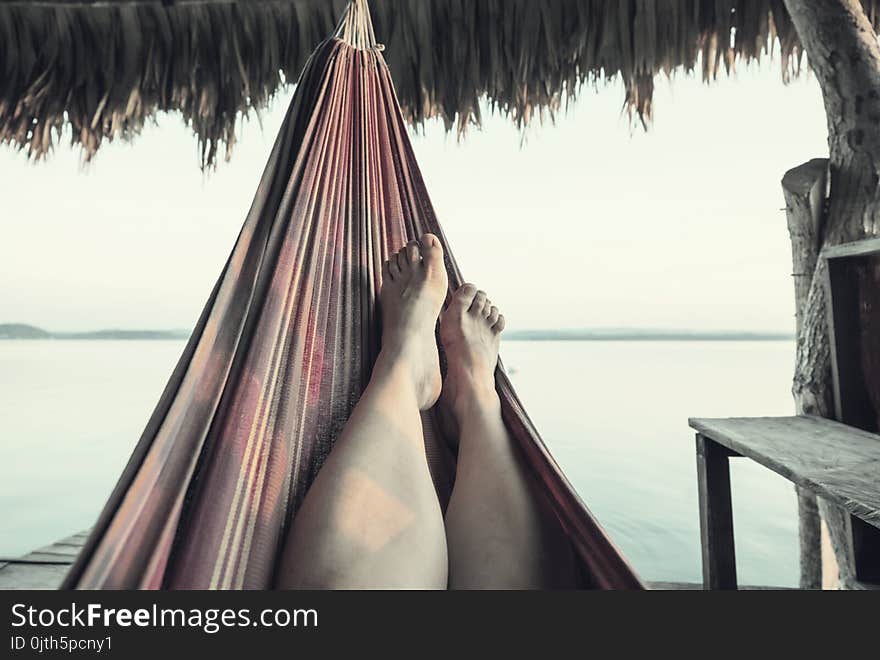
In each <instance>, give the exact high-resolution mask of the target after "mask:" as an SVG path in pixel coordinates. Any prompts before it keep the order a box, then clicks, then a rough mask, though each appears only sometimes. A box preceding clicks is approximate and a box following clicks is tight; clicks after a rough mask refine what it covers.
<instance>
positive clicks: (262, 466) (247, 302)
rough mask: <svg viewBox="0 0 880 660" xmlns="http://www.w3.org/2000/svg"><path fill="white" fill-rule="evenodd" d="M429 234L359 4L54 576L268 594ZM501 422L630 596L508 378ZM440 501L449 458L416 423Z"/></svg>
mask: <svg viewBox="0 0 880 660" xmlns="http://www.w3.org/2000/svg"><path fill="white" fill-rule="evenodd" d="M425 232H433V233H434V234H436V235H437V236H438V237H440V240H441V241H442V242H443V245H444V249H445V252H446V254H447V259H448V262H447V267H448V270H449V275H450V287H451V290H454V289H456V288H457V287H458V286H460V285H461V284H462V282H463V280H462V277H461V273H460V272H459V270H458V267H457V266H456V264H455V262H454V260H453V259H452V257H451V252H450V251H449V247H448V245H447V244H446V240H445V238H444V236H443V233H442V231H441V229H440V226H439V225H438V223H437V219H436V217H435V215H434V210H433V208H432V206H431V202H430V200H429V198H428V193H427V190H426V189H425V184H424V182H423V181H422V177H421V175H420V173H419V168H418V165H417V163H416V160H415V157H414V155H413V150H412V147H411V145H410V142H409V139H408V136H407V130H406V124H405V122H404V118H403V116H402V114H401V111H400V107H399V105H398V102H397V99H396V97H395V93H394V88H393V86H392V82H391V76H390V74H389V72H388V68H387V66H386V65H385V62H384V59H383V58H382V55H381V53H380V49H379V48H377V47H376V44H375V39H374V37H373V35H372V26H371V25H370V22H369V14H368V13H367V11H366V3H365V2H364V1H363V0H354V2H352V3H351V5H350V6H349V9H348V11H347V14H346V17H345V18H344V19H343V21H342V23H341V24H340V29H339V31H338V32H337V34H336V35H335V36H334V37H332V38H330V39H328V40H327V41H325V42H324V43H322V44H321V45H320V46H319V47H318V48H317V50H316V51H315V52H314V54H313V55H312V57H311V59H310V60H309V62H308V64H307V65H306V67H305V69H304V71H303V73H302V76H301V78H300V80H299V83H298V85H297V88H296V93H295V95H294V98H293V101H292V102H291V105H290V109H289V111H288V113H287V116H286V118H285V120H284V123H283V125H282V127H281V131H280V133H279V135H278V138H277V140H276V142H275V145H274V148H273V149H272V153H271V156H270V158H269V161H268V164H267V166H266V169H265V172H264V174H263V178H262V180H261V182H260V185H259V188H258V189H257V193H256V196H255V198H254V202H253V205H252V206H251V209H250V212H249V213H248V215H247V218H246V219H245V221H244V225H243V227H242V230H241V234H240V235H239V237H238V240H237V242H236V244H235V247H234V248H233V250H232V253H231V255H230V257H229V260H228V261H227V263H226V266H225V268H224V270H223V272H222V273H221V275H220V278H219V280H218V282H217V284H216V286H215V288H214V290H213V292H212V293H211V296H210V298H209V300H208V302H207V304H206V306H205V309H204V311H203V313H202V315H201V318H200V319H199V321H198V324H197V325H196V328H195V330H194V332H193V334H192V337H191V338H190V340H189V342H188V344H187V346H186V349H185V350H184V352H183V355H182V356H181V358H180V361H179V363H178V364H177V367H176V369H175V370H174V373H173V374H172V376H171V379H170V381H169V383H168V385H167V387H166V389H165V391H164V393H163V395H162V397H161V399H160V401H159V403H158V405H157V406H156V409H155V411H154V413H153V415H152V417H151V418H150V420H149V422H148V424H147V427H146V429H145V430H144V433H143V435H142V437H141V439H140V442H139V443H138V445H137V447H136V448H135V450H134V453H133V455H132V457H131V459H130V460H129V463H128V465H127V466H126V468H125V470H124V472H123V474H122V477H121V478H120V480H119V483H118V484H117V486H116V488H115V490H114V491H113V493H112V494H111V496H110V499H109V502H108V503H107V505H106V507H105V508H104V510H103V512H102V513H101V515H100V517H99V519H98V521H97V523H96V525H95V527H94V528H93V531H92V533H91V536H90V539H89V540H88V542H87V543H86V546H85V548H84V550H83V552H82V554H81V556H80V557H79V559H78V561H77V563H76V564H75V565H74V566H73V568H72V570H71V572H70V574H69V575H68V577H67V580H66V583H65V586H66V587H67V588H83V589H162V588H168V589H267V588H272V586H273V580H274V574H275V571H276V566H277V562H278V559H279V556H280V554H281V550H282V548H283V545H284V542H285V535H286V532H287V529H288V528H289V524H290V521H291V520H292V518H293V516H294V515H295V513H296V511H297V509H298V507H299V505H300V503H301V502H302V500H303V497H304V496H305V493H306V490H307V489H308V487H309V485H310V484H311V482H312V481H313V479H314V477H315V475H316V473H317V471H318V470H319V469H320V467H321V464H322V462H323V461H324V459H325V458H326V457H327V455H328V453H329V452H330V449H331V447H332V445H333V441H334V439H335V438H336V437H337V436H338V435H339V432H340V430H341V428H342V426H343V424H344V423H345V421H346V420H347V418H348V415H349V413H350V411H351V410H352V408H353V407H354V405H355V403H356V402H357V400H358V397H359V396H360V394H361V392H362V390H363V388H364V386H365V385H366V382H367V379H368V377H369V374H370V369H371V366H372V363H373V360H374V359H375V357H376V355H377V354H378V349H379V334H378V327H377V315H376V310H375V301H376V295H377V290H378V287H379V283H380V268H381V264H382V262H383V261H384V260H385V259H386V258H387V256H388V255H389V254H391V253H393V252H395V251H396V250H397V249H399V248H400V247H401V246H402V245H404V244H405V243H406V242H407V241H408V240H410V239H413V238H416V237H418V236H420V235H421V234H423V233H425ZM496 382H497V389H498V393H499V395H500V398H501V401H502V408H503V416H504V420H505V423H506V425H507V426H508V428H509V431H510V433H511V436H512V437H513V439H514V441H515V442H516V443H517V444H518V445H519V447H520V448H521V450H522V452H523V454H524V456H525V460H526V462H527V464H528V465H529V467H530V469H531V470H532V471H533V473H534V475H535V477H536V479H537V480H538V482H539V484H540V485H541V487H542V489H543V490H544V491H545V492H546V494H547V496H548V498H549V499H550V501H551V502H552V504H553V507H554V509H555V511H556V513H557V515H558V516H559V519H560V521H561V523H562V525H563V527H564V529H565V530H566V532H567V534H568V536H569V537H570V539H571V543H572V546H573V548H574V550H575V552H576V555H577V556H578V557H579V558H580V563H581V566H582V571H581V573H582V575H583V583H582V584H580V585H572V586H584V587H593V588H640V586H641V584H640V582H639V580H638V578H637V577H636V575H635V574H634V572H633V571H632V569H631V568H630V567H629V565H628V564H627V563H626V561H625V560H624V559H623V557H622V556H621V554H620V553H619V552H618V550H617V549H616V548H615V547H614V546H613V545H612V543H611V542H610V540H609V539H608V537H607V536H606V534H605V533H604V532H603V531H602V529H601V528H600V527H599V525H598V524H597V523H596V521H595V520H594V518H593V517H592V515H591V514H590V513H589V511H588V510H587V508H586V507H585V506H584V504H583V503H582V502H581V501H580V499H579V498H578V496H577V495H576V494H575V492H574V490H573V489H572V487H571V485H570V484H569V483H568V482H567V481H566V479H565V477H564V476H563V475H562V472H561V471H560V469H559V467H558V466H557V465H556V463H555V462H554V461H553V459H552V457H551V456H550V454H549V452H548V451H547V449H546V447H545V446H544V444H543V443H542V441H541V439H540V437H539V436H538V433H537V431H536V430H535V428H534V426H533V425H532V423H531V421H530V420H529V418H528V416H527V415H526V412H525V410H524V409H523V406H522V405H521V403H520V401H519V400H518V398H517V396H516V394H515V393H514V391H513V388H512V387H511V384H510V382H509V381H508V379H507V377H506V375H505V374H504V371H503V369H502V368H501V367H499V369H498V371H497V374H496ZM423 426H424V429H425V442H426V447H427V452H428V457H429V463H430V467H431V473H432V476H433V478H434V481H435V485H436V489H437V493H438V497H439V499H440V501H441V504H442V505H443V506H444V507H445V504H446V502H447V500H448V497H449V493H450V490H451V486H452V482H453V479H454V473H455V457H454V453H453V451H452V450H450V448H449V445H448V444H447V442H446V440H445V439H444V438H443V437H442V435H441V433H440V431H439V426H438V425H437V424H435V422H434V419H433V417H432V414H431V413H430V412H429V413H425V414H424V415H423Z"/></svg>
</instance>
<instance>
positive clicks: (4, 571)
mask: <svg viewBox="0 0 880 660" xmlns="http://www.w3.org/2000/svg"><path fill="white" fill-rule="evenodd" d="M88 533H89V532H88V530H86V531H84V532H80V533H79V534H74V535H73V536H69V537H67V538H66V539H61V540H60V541H57V542H56V543H53V544H52V545H47V546H46V547H45V548H39V549H37V550H34V551H33V552H31V553H29V554H26V555H25V556H24V557H17V558H10V557H3V558H0V589H57V588H58V587H59V585H60V584H61V581H62V580H63V579H64V576H65V575H66V574H67V571H68V569H69V568H70V565H71V564H72V563H73V561H74V559H76V557H77V555H78V554H79V553H80V550H82V546H83V543H85V541H86V536H87V535H88Z"/></svg>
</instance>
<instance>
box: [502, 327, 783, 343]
mask: <svg viewBox="0 0 880 660" xmlns="http://www.w3.org/2000/svg"><path fill="white" fill-rule="evenodd" d="M504 338H505V339H506V340H508V341H794V334H792V333H790V332H739V331H735V330H730V331H728V330H724V331H702V330H650V329H640V328H620V329H595V328H584V329H580V330H512V331H510V332H508V333H505V334H504Z"/></svg>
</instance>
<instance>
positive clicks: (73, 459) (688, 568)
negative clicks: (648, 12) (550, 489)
mask: <svg viewBox="0 0 880 660" xmlns="http://www.w3.org/2000/svg"><path fill="white" fill-rule="evenodd" d="M182 349H183V342H112V341H109V342H98V341H86V342H75V341H34V342H28V341H14V342H12V341H5V342H4V341H0V510H2V511H3V515H2V518H0V556H15V555H19V554H23V553H25V552H27V551H29V550H31V549H33V548H35V547H37V546H40V545H45V544H47V543H50V542H52V541H54V540H57V539H58V538H60V537H62V536H65V535H68V534H71V533H74V532H77V531H80V530H81V529H83V528H85V527H87V526H89V525H90V524H91V522H92V520H93V518H94V517H95V516H96V515H97V513H98V511H99V509H100V507H101V506H102V504H103V503H104V499H105V498H106V496H107V494H108V493H109V491H110V489H111V488H112V487H113V484H114V483H115V480H116V477H117V476H118V474H119V472H120V471H121V470H122V467H123V465H124V464H125V461H126V459H127V458H128V455H129V453H130V451H131V449H132V447H133V446H134V443H135V442H136V441H137V438H138V436H139V434H140V432H141V430H142V427H143V425H144V423H145V422H146V419H147V417H148V416H149V414H150V412H151V411H152V407H153V405H154V404H155V402H156V400H157V399H158V396H159V394H160V392H161V390H162V388H163V386H164V384H165V380H166V378H167V377H168V375H169V374H170V372H171V369H172V367H173V365H174V363H175V362H176V360H177V357H178V356H179V354H180V352H181V350H182ZM503 352H504V356H505V362H506V364H507V367H508V369H509V370H511V371H512V372H513V373H512V379H513V381H514V383H515V384H516V386H517V389H518V391H519V393H520V396H521V397H522V399H523V400H524V402H525V403H526V405H527V407H528V409H529V413H530V415H531V417H532V419H533V420H534V421H535V423H536V425H537V426H538V428H539V429H541V432H542V434H543V436H544V438H545V440H546V441H547V443H548V445H549V446H550V448H551V450H552V451H553V453H554V455H555V456H556V458H557V460H558V461H559V462H560V463H561V465H562V467H563V468H564V469H565V471H566V473H567V475H568V477H569V479H570V480H571V481H572V483H573V484H574V485H575V487H576V488H577V489H578V491H579V492H580V494H581V496H582V497H583V498H584V499H585V500H586V502H587V503H588V504H589V505H590V508H591V509H592V510H593V512H594V513H595V514H596V516H597V517H598V519H599V520H600V522H601V523H602V524H603V525H604V526H605V527H606V529H607V530H608V531H609V532H610V534H611V535H612V537H613V538H614V539H615V541H616V542H617V543H618V545H619V546H620V547H621V548H622V549H623V551H624V552H625V553H626V554H627V555H628V556H629V558H630V559H631V561H632V562H633V563H634V565H635V566H636V568H637V569H638V570H639V571H640V572H641V573H642V575H643V577H645V578H646V579H648V580H668V581H690V582H697V581H699V580H700V579H701V578H700V553H699V527H698V517H697V500H696V476H695V467H694V465H695V458H694V439H693V433H692V432H691V431H690V430H689V429H688V426H687V418H688V417H689V416H703V417H710V416H734V415H786V414H791V412H792V408H793V406H792V403H791V397H790V395H789V393H788V392H789V380H790V375H791V371H792V364H793V359H794V347H793V345H792V344H790V343H788V342H561V343H557V342H547V343H532V342H509V343H507V344H506V346H505V347H504V351H503ZM732 479H733V492H734V515H735V526H736V529H737V548H736V550H737V560H738V562H739V568H740V578H741V581H742V582H743V583H751V584H774V585H779V586H795V585H796V583H797V576H798V568H797V518H796V504H795V498H794V492H793V489H792V487H791V486H790V485H789V484H788V483H787V482H786V481H784V480H782V479H781V478H779V477H776V476H775V475H773V474H771V473H769V472H768V471H767V470H764V469H762V468H760V467H758V466H756V465H754V464H751V463H748V462H746V461H745V460H739V461H733V470H732Z"/></svg>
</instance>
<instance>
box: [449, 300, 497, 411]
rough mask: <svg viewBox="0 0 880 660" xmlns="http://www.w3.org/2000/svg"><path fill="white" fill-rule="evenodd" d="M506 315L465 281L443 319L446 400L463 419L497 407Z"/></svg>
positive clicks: (450, 407)
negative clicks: (496, 378)
mask: <svg viewBox="0 0 880 660" xmlns="http://www.w3.org/2000/svg"><path fill="white" fill-rule="evenodd" d="M504 324H505V321H504V316H502V315H501V313H500V312H499V311H498V308H497V307H495V306H494V305H493V304H492V301H490V300H489V299H488V298H487V296H486V294H485V292H483V291H479V290H477V287H475V286H474V285H473V284H465V285H463V286H462V287H461V288H459V289H458V291H456V292H455V293H454V294H453V296H452V301H451V302H450V303H449V306H448V307H447V308H446V311H444V312H443V318H442V319H441V321H440V340H441V341H442V342H443V350H444V351H445V353H446V358H447V366H448V369H447V374H446V382H445V383H444V384H443V402H444V404H445V405H446V406H447V407H448V408H449V410H451V412H452V413H453V415H454V416H455V417H456V418H457V420H456V421H458V422H460V421H461V419H462V418H463V417H465V416H466V415H468V414H471V413H473V412H475V411H479V410H492V411H495V410H497V408H498V406H499V405H500V404H499V401H498V395H497V394H496V393H495V367H496V366H497V364H498V346H499V344H500V343H501V332H502V330H504Z"/></svg>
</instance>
